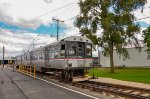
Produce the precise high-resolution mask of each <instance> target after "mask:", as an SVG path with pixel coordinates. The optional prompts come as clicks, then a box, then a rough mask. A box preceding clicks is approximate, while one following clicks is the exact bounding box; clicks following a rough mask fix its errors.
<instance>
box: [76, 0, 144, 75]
mask: <svg viewBox="0 0 150 99" xmlns="http://www.w3.org/2000/svg"><path fill="white" fill-rule="evenodd" d="M145 3H146V0H84V1H82V0H80V2H79V6H80V15H79V16H77V18H76V22H75V25H76V26H77V27H78V28H79V29H80V32H81V33H82V35H85V36H87V37H88V38H90V39H91V40H92V41H93V43H94V44H96V45H99V46H101V47H102V48H103V49H104V55H109V56H110V65H111V72H112V73H113V72H114V59H113V49H114V48H115V49H116V51H117V53H118V54H119V55H120V56H122V57H123V59H126V58H129V54H128V52H127V50H126V49H125V46H127V45H128V43H129V42H133V41H134V42H135V46H139V44H138V40H137V38H136V34H138V33H139V32H140V26H139V25H138V24H135V23H134V21H135V20H136V18H135V16H134V14H133V11H134V10H136V9H139V8H141V11H143V6H144V5H145ZM99 28H102V29H103V32H102V36H101V37H98V36H97V35H96V33H97V32H98V29H99Z"/></svg>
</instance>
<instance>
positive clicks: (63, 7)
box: [33, 1, 78, 19]
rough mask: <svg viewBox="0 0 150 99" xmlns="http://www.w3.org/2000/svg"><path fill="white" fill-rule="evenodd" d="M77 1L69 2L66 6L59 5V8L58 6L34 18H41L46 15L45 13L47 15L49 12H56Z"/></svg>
mask: <svg viewBox="0 0 150 99" xmlns="http://www.w3.org/2000/svg"><path fill="white" fill-rule="evenodd" d="M77 2H78V1H74V2H72V3H69V4H67V5H65V6H62V7H59V8H57V9H54V10H51V11H48V12H46V13H44V14H42V15H39V16H36V17H34V18H33V19H36V18H40V17H42V16H45V15H47V14H49V13H52V12H55V11H57V10H60V9H63V8H65V7H67V6H70V5H72V4H75V3H77Z"/></svg>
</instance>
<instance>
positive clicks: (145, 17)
mask: <svg viewBox="0 0 150 99" xmlns="http://www.w3.org/2000/svg"><path fill="white" fill-rule="evenodd" d="M147 18H150V16H147V17H144V18H139V19H137V20H135V21H139V20H143V19H147Z"/></svg>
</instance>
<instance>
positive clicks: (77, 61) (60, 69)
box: [16, 36, 92, 81]
mask: <svg viewBox="0 0 150 99" xmlns="http://www.w3.org/2000/svg"><path fill="white" fill-rule="evenodd" d="M18 59H22V60H21V61H20V62H19V63H16V64H25V65H32V66H33V64H35V65H36V68H37V70H38V71H40V72H52V73H53V75H54V76H57V75H58V76H59V77H60V78H61V79H65V80H66V81H68V80H72V78H73V77H76V76H83V75H84V74H85V71H87V70H88V69H89V68H91V67H92V42H91V40H90V39H88V38H86V37H83V36H71V37H67V38H65V39H62V40H60V41H58V42H55V43H51V44H49V45H47V46H45V47H39V48H37V49H35V50H33V51H31V52H26V53H24V54H23V55H21V56H18ZM16 62H17V61H16Z"/></svg>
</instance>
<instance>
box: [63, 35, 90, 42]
mask: <svg viewBox="0 0 150 99" xmlns="http://www.w3.org/2000/svg"><path fill="white" fill-rule="evenodd" d="M61 41H79V42H88V43H92V41H91V40H90V39H89V38H87V37H85V36H70V37H66V38H64V39H62V40H61Z"/></svg>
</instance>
